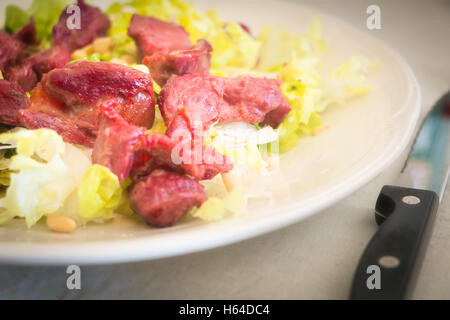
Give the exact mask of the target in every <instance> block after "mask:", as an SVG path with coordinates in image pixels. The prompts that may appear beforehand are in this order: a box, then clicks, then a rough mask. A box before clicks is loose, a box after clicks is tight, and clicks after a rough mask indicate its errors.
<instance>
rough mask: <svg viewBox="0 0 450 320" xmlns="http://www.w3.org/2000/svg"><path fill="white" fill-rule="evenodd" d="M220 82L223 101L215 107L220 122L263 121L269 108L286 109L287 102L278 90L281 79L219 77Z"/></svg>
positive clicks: (270, 109) (270, 110)
mask: <svg viewBox="0 0 450 320" xmlns="http://www.w3.org/2000/svg"><path fill="white" fill-rule="evenodd" d="M222 81H223V83H224V93H223V100H222V103H221V105H220V106H219V108H218V109H219V121H220V122H231V121H246V122H263V121H264V118H265V116H266V115H267V114H268V113H270V112H272V111H273V110H277V109H280V108H281V109H289V110H290V107H289V101H288V100H287V99H286V97H285V96H284V95H283V93H282V92H281V89H280V84H281V82H279V81H278V80H274V79H265V78H253V77H239V78H222ZM282 120H283V119H281V121H282ZM274 125H275V123H274ZM276 126H277V125H276ZM276 126H275V127H276Z"/></svg>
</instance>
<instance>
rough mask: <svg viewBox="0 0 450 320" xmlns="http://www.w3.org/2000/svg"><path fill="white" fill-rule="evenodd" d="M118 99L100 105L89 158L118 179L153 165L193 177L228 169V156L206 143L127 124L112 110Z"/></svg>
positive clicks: (146, 171) (141, 174) (143, 173)
mask: <svg viewBox="0 0 450 320" xmlns="http://www.w3.org/2000/svg"><path fill="white" fill-rule="evenodd" d="M118 103H119V102H118V101H117V100H115V99H113V100H107V101H104V102H103V104H102V106H101V110H102V113H101V115H100V124H99V131H98V136H97V140H96V142H95V145H94V149H93V152H92V161H93V162H94V163H98V164H100V165H103V166H105V167H107V168H109V169H110V170H111V171H112V172H113V173H114V174H116V175H117V176H118V177H119V180H120V181H124V180H125V179H126V178H127V177H129V176H130V175H131V176H132V178H133V180H138V179H140V178H141V177H145V176H147V175H148V174H150V173H151V172H152V171H154V170H156V169H164V170H168V171H172V172H178V173H183V174H189V175H191V176H192V177H194V178H195V179H197V180H204V179H211V178H213V177H214V176H216V175H217V174H218V173H221V172H227V171H229V170H231V169H232V167H233V165H232V164H231V163H230V161H229V159H227V158H226V157H225V156H223V155H221V154H220V153H218V152H215V151H214V150H212V149H211V148H209V147H205V146H203V145H202V144H199V145H193V141H192V140H190V139H188V140H186V141H174V140H172V139H170V138H169V137H168V136H166V135H162V134H152V133H145V129H144V128H142V127H138V126H135V125H132V124H129V123H128V122H126V121H125V120H124V119H123V118H122V117H121V115H120V114H119V113H118V112H117V111H116V110H117V109H116V105H117V104H118ZM200 142H201V141H200ZM195 152H197V153H196V154H194V153H195ZM174 160H175V162H174Z"/></svg>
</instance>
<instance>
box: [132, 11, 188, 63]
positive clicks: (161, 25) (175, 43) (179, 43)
mask: <svg viewBox="0 0 450 320" xmlns="http://www.w3.org/2000/svg"><path fill="white" fill-rule="evenodd" d="M128 35H129V36H130V37H131V38H133V39H134V41H135V42H136V45H137V48H138V54H139V59H140V60H141V59H143V58H144V57H146V56H151V55H153V54H154V53H158V52H171V51H175V50H186V49H189V48H191V47H192V43H191V41H190V40H189V34H188V33H187V32H186V30H184V28H183V27H182V26H179V25H176V24H174V23H170V22H164V21H161V20H159V19H156V18H153V17H146V16H141V15H138V14H133V17H132V18H131V21H130V27H129V28H128Z"/></svg>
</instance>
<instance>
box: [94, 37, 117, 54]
mask: <svg viewBox="0 0 450 320" xmlns="http://www.w3.org/2000/svg"><path fill="white" fill-rule="evenodd" d="M92 48H93V49H94V52H96V53H100V54H102V53H107V52H110V51H111V50H112V49H113V48H114V40H113V39H111V38H107V37H103V38H98V39H96V40H95V41H94V42H93V43H92Z"/></svg>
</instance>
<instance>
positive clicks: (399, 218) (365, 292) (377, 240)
mask: <svg viewBox="0 0 450 320" xmlns="http://www.w3.org/2000/svg"><path fill="white" fill-rule="evenodd" d="M449 135H450V92H448V93H447V94H445V95H444V96H443V97H442V98H441V99H439V101H438V102H437V103H436V104H435V105H434V106H433V108H432V110H431V111H430V113H429V114H428V116H427V117H426V119H425V121H424V122H423V124H422V127H421V129H420V130H419V134H418V136H417V137H416V141H415V142H414V145H413V148H412V150H411V154H410V157H409V159H408V160H407V162H406V163H405V167H404V169H403V170H402V173H401V175H400V178H399V180H398V185H399V186H384V187H383V188H382V190H381V192H380V195H379V196H378V199H377V202H376V205H375V221H376V223H377V224H378V225H379V228H378V230H377V232H376V233H375V235H374V236H373V237H372V239H371V240H370V242H369V244H368V245H367V247H366V249H365V250H364V253H363V255H362V257H361V259H360V261H359V263H358V266H357V268H356V272H355V275H354V278H353V284H352V288H351V293H350V299H356V300H399V299H405V298H407V297H409V296H410V294H411V293H412V291H413V289H414V286H415V282H416V279H417V275H418V273H419V271H420V267H421V262H422V260H423V256H424V254H425V251H426V247H427V245H428V242H429V238H430V235H431V231H432V227H433V222H434V218H435V216H436V212H437V209H438V206H439V202H440V200H442V197H443V195H444V191H445V188H446V184H447V180H448V176H449V150H450V149H449V142H450V141H449ZM403 185H408V186H411V187H402V186H403Z"/></svg>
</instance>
